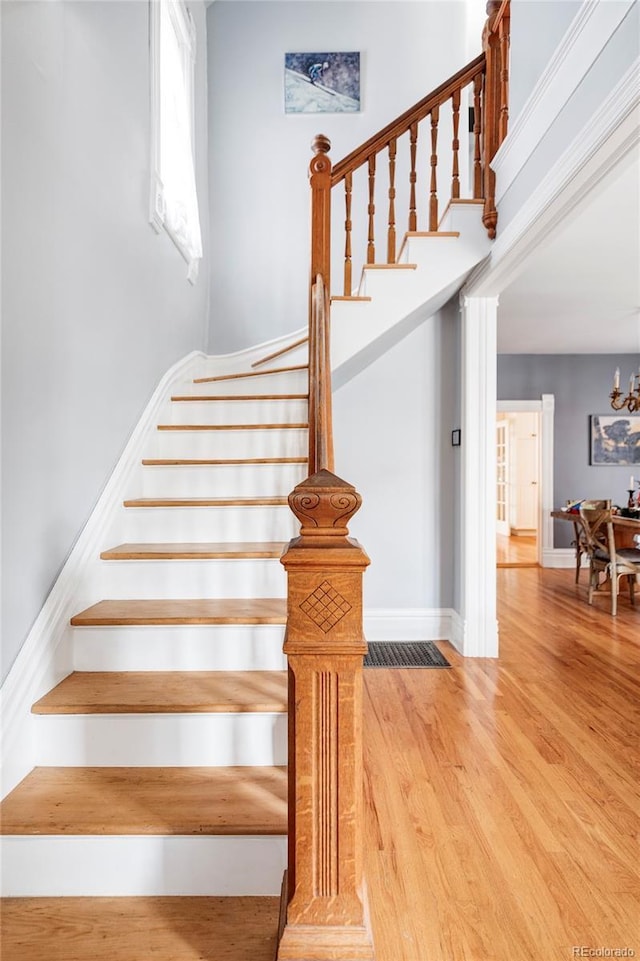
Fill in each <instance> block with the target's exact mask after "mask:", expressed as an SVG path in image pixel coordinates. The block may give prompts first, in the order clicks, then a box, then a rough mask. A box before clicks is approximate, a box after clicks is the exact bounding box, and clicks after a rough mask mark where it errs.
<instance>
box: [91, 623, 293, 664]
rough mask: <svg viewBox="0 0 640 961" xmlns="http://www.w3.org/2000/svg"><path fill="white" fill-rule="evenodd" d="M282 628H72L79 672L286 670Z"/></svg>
mask: <svg viewBox="0 0 640 961" xmlns="http://www.w3.org/2000/svg"><path fill="white" fill-rule="evenodd" d="M283 641H284V627H281V626H280V625H278V624H255V625H249V624H247V625H245V624H238V625H235V624H224V625H219V626H218V625H214V626H209V625H185V626H183V625H180V626H176V627H159V626H155V625H144V626H140V627H128V626H124V625H123V626H118V627H76V628H73V651H74V669H75V670H76V671H282V670H285V669H286V666H287V663H286V658H285V655H284V654H283V653H282V644H283Z"/></svg>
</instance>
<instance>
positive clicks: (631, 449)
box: [591, 412, 640, 467]
mask: <svg viewBox="0 0 640 961" xmlns="http://www.w3.org/2000/svg"><path fill="white" fill-rule="evenodd" d="M591 464H592V465H594V466H598V465H607V466H620V467H623V466H625V465H626V466H628V465H631V464H638V465H640V414H623V413H622V412H620V413H619V414H615V413H614V414H592V415H591Z"/></svg>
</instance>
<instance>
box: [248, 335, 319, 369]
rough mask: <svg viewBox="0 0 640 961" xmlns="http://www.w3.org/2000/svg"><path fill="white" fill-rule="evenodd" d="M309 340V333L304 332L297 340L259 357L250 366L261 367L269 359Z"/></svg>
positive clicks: (286, 352)
mask: <svg viewBox="0 0 640 961" xmlns="http://www.w3.org/2000/svg"><path fill="white" fill-rule="evenodd" d="M308 340H309V335H308V334H305V336H304V337H300V338H299V339H298V340H294V341H293V342H292V343H291V344H287V346H286V347H281V348H280V349H279V350H274V352H273V353H272V354H267V355H266V357H261V358H260V360H254V362H253V363H252V365H251V366H252V367H261V366H262V364H267V363H268V362H269V361H270V360H275V358H276V357H282V355H283V354H288V353H289V351H291V350H295V349H296V347H301V346H302V345H303V344H306V343H307V341H308Z"/></svg>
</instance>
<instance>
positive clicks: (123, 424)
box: [0, 0, 208, 677]
mask: <svg viewBox="0 0 640 961" xmlns="http://www.w3.org/2000/svg"><path fill="white" fill-rule="evenodd" d="M192 10H193V13H194V16H195V18H196V22H197V27H198V31H199V36H200V38H201V40H202V42H201V45H200V47H199V51H198V87H199V97H198V106H197V111H196V113H197V127H198V148H199V156H200V162H199V188H200V192H201V203H202V210H203V212H204V216H203V225H204V227H205V249H206V246H207V236H206V222H207V217H206V210H207V190H206V178H207V170H206V165H205V163H204V162H203V154H204V149H206V83H205V76H206V47H205V46H204V43H203V41H204V29H205V13H204V7H203V6H202V4H200V3H199V2H196V3H193V4H192ZM0 11H1V16H2V199H3V209H2V254H3V263H2V268H3V289H2V324H3V330H2V333H3V345H2V347H3V351H2V353H3V356H2V364H3V367H2V416H3V421H2V468H3V474H2V494H3V500H2V513H3V517H2V521H3V524H2V549H3V560H4V564H3V583H2V587H3V599H2V627H3V636H2V665H3V666H2V670H3V677H4V675H5V674H6V672H7V670H8V668H9V667H10V665H11V663H12V661H13V660H14V658H15V656H16V654H17V652H18V650H19V648H20V646H21V644H22V642H23V641H24V639H25V637H26V635H27V634H28V632H29V630H30V628H31V625H32V623H33V621H34V620H35V618H36V616H37V615H38V613H39V611H40V608H41V606H42V604H43V602H44V601H45V599H46V596H47V594H48V592H49V590H50V588H51V587H52V585H53V583H54V581H55V579H56V576H57V575H58V573H59V571H60V569H61V566H62V565H63V563H64V561H65V559H66V557H67V556H68V554H69V552H70V550H71V547H72V545H73V543H74V541H75V539H76V538H77V536H78V534H79V532H80V530H81V529H82V527H83V525H84V523H85V521H86V519H87V517H88V516H89V514H90V512H91V509H92V507H93V505H94V503H95V501H96V499H97V497H98V495H99V493H100V491H101V489H102V488H103V486H104V484H105V483H106V481H107V479H108V477H109V475H110V473H111V471H112V470H113V468H114V466H115V463H116V462H117V459H118V457H119V455H120V453H121V451H122V449H123V448H124V446H125V444H126V441H127V439H128V437H129V435H130V433H131V431H132V430H133V428H134V427H135V425H136V423H137V421H138V419H139V417H140V414H141V413H142V411H143V409H144V407H145V405H146V403H147V401H148V399H149V397H150V396H151V394H152V392H153V390H154V388H155V386H156V384H157V382H158V381H159V379H160V377H161V376H162V375H163V374H164V373H165V371H166V370H167V369H168V368H169V366H170V365H171V364H172V363H174V362H175V361H176V360H178V359H179V358H181V357H183V356H184V355H186V354H187V353H188V352H190V351H192V350H195V349H203V348H204V347H205V337H204V331H205V323H206V300H207V288H208V284H207V281H208V278H207V272H206V269H205V270H204V271H203V276H201V278H200V280H199V282H198V283H197V285H196V286H195V287H193V286H191V285H190V284H189V283H188V281H187V279H186V264H185V262H184V260H183V259H182V257H181V256H180V254H179V253H178V251H177V250H176V248H175V246H174V245H173V243H172V242H171V241H170V240H169V238H168V237H167V236H166V235H165V234H161V235H157V234H155V233H154V232H153V230H152V228H151V227H150V225H149V223H148V209H149V208H148V196H149V149H150V148H149V11H148V3H147V2H146V0H127V2H114V0H109V2H97V0H93V2H91V3H85V2H77V3H76V2H64V3H51V2H42V3H41V2H32V0H28V2H25V0H17V2H16V0H12V2H5V3H1V4H0ZM205 263H206V260H205Z"/></svg>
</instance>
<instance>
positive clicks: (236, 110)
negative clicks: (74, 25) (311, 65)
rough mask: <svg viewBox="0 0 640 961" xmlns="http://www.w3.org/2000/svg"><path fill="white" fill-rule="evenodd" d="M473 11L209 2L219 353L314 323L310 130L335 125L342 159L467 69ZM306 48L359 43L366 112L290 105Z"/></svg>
mask: <svg viewBox="0 0 640 961" xmlns="http://www.w3.org/2000/svg"><path fill="white" fill-rule="evenodd" d="M466 13H467V10H466V4H465V3H464V2H455V0H453V2H447V0H428V2H421V3H415V2H402V0H400V2H363V3H355V2H339V0H338V2H325V3H320V2H295V3H293V2H270V0H266V2H247V3H237V2H228V0H216V2H215V3H213V4H212V5H211V6H210V7H209V9H208V12H207V23H208V28H209V29H208V33H209V58H208V59H209V133H210V142H209V164H210V168H209V169H210V184H211V192H210V198H211V199H210V209H211V223H212V225H213V231H212V241H211V242H212V270H211V301H210V333H209V347H210V350H211V352H215V353H221V352H226V351H230V350H235V349H239V348H242V347H245V346H248V345H250V344H252V343H256V342H258V341H262V340H267V339H269V338H272V337H276V336H278V335H281V334H286V333H287V332H289V331H292V330H295V329H298V328H300V327H302V326H304V325H305V324H306V322H307V316H306V314H307V280H308V270H309V266H308V256H309V254H308V252H309V220H308V209H309V197H308V179H307V178H308V167H309V161H310V159H311V152H310V146H309V145H310V143H311V140H312V139H313V137H314V136H315V135H316V134H317V133H320V132H322V133H325V134H327V135H328V136H329V138H330V139H331V142H332V145H333V148H332V151H331V156H332V159H333V161H334V163H335V162H337V161H338V160H340V158H341V157H343V156H344V155H345V154H346V153H348V152H349V151H350V150H351V149H353V148H354V147H356V146H357V145H358V144H359V143H361V142H362V141H363V140H366V139H367V138H368V137H369V136H371V135H372V134H373V133H375V132H376V131H377V130H379V129H380V128H381V127H383V126H384V125H385V124H386V123H388V122H389V121H390V120H392V119H393V118H394V117H395V116H397V115H398V114H400V113H402V112H403V111H404V110H406V109H407V108H408V107H409V106H411V105H412V104H413V103H415V102H416V101H417V100H419V99H420V98H421V97H423V96H425V94H427V93H428V92H429V91H430V90H432V89H433V88H434V87H435V86H437V85H438V84H439V83H441V82H442V81H444V80H446V79H447V78H448V77H449V76H451V74H452V73H454V72H455V71H456V70H458V69H460V67H462V66H463V65H464V63H465V59H466V37H465V29H464V27H465V17H466ZM480 49H481V43H480V36H478V38H477V51H476V53H480ZM304 50H309V51H315V50H317V51H322V50H359V51H360V54H361V97H362V110H361V112H360V113H359V114H343V115H340V114H311V115H310V114H306V115H300V114H297V115H292V114H289V115H285V113H284V106H283V83H284V81H283V68H284V54H285V52H288V51H304ZM427 165H428V160H427ZM427 189H428V188H427ZM363 213H364V211H363ZM399 223H400V222H399ZM399 229H400V227H399ZM354 266H355V252H354ZM354 276H355V275H354ZM335 280H336V281H337V278H335Z"/></svg>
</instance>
